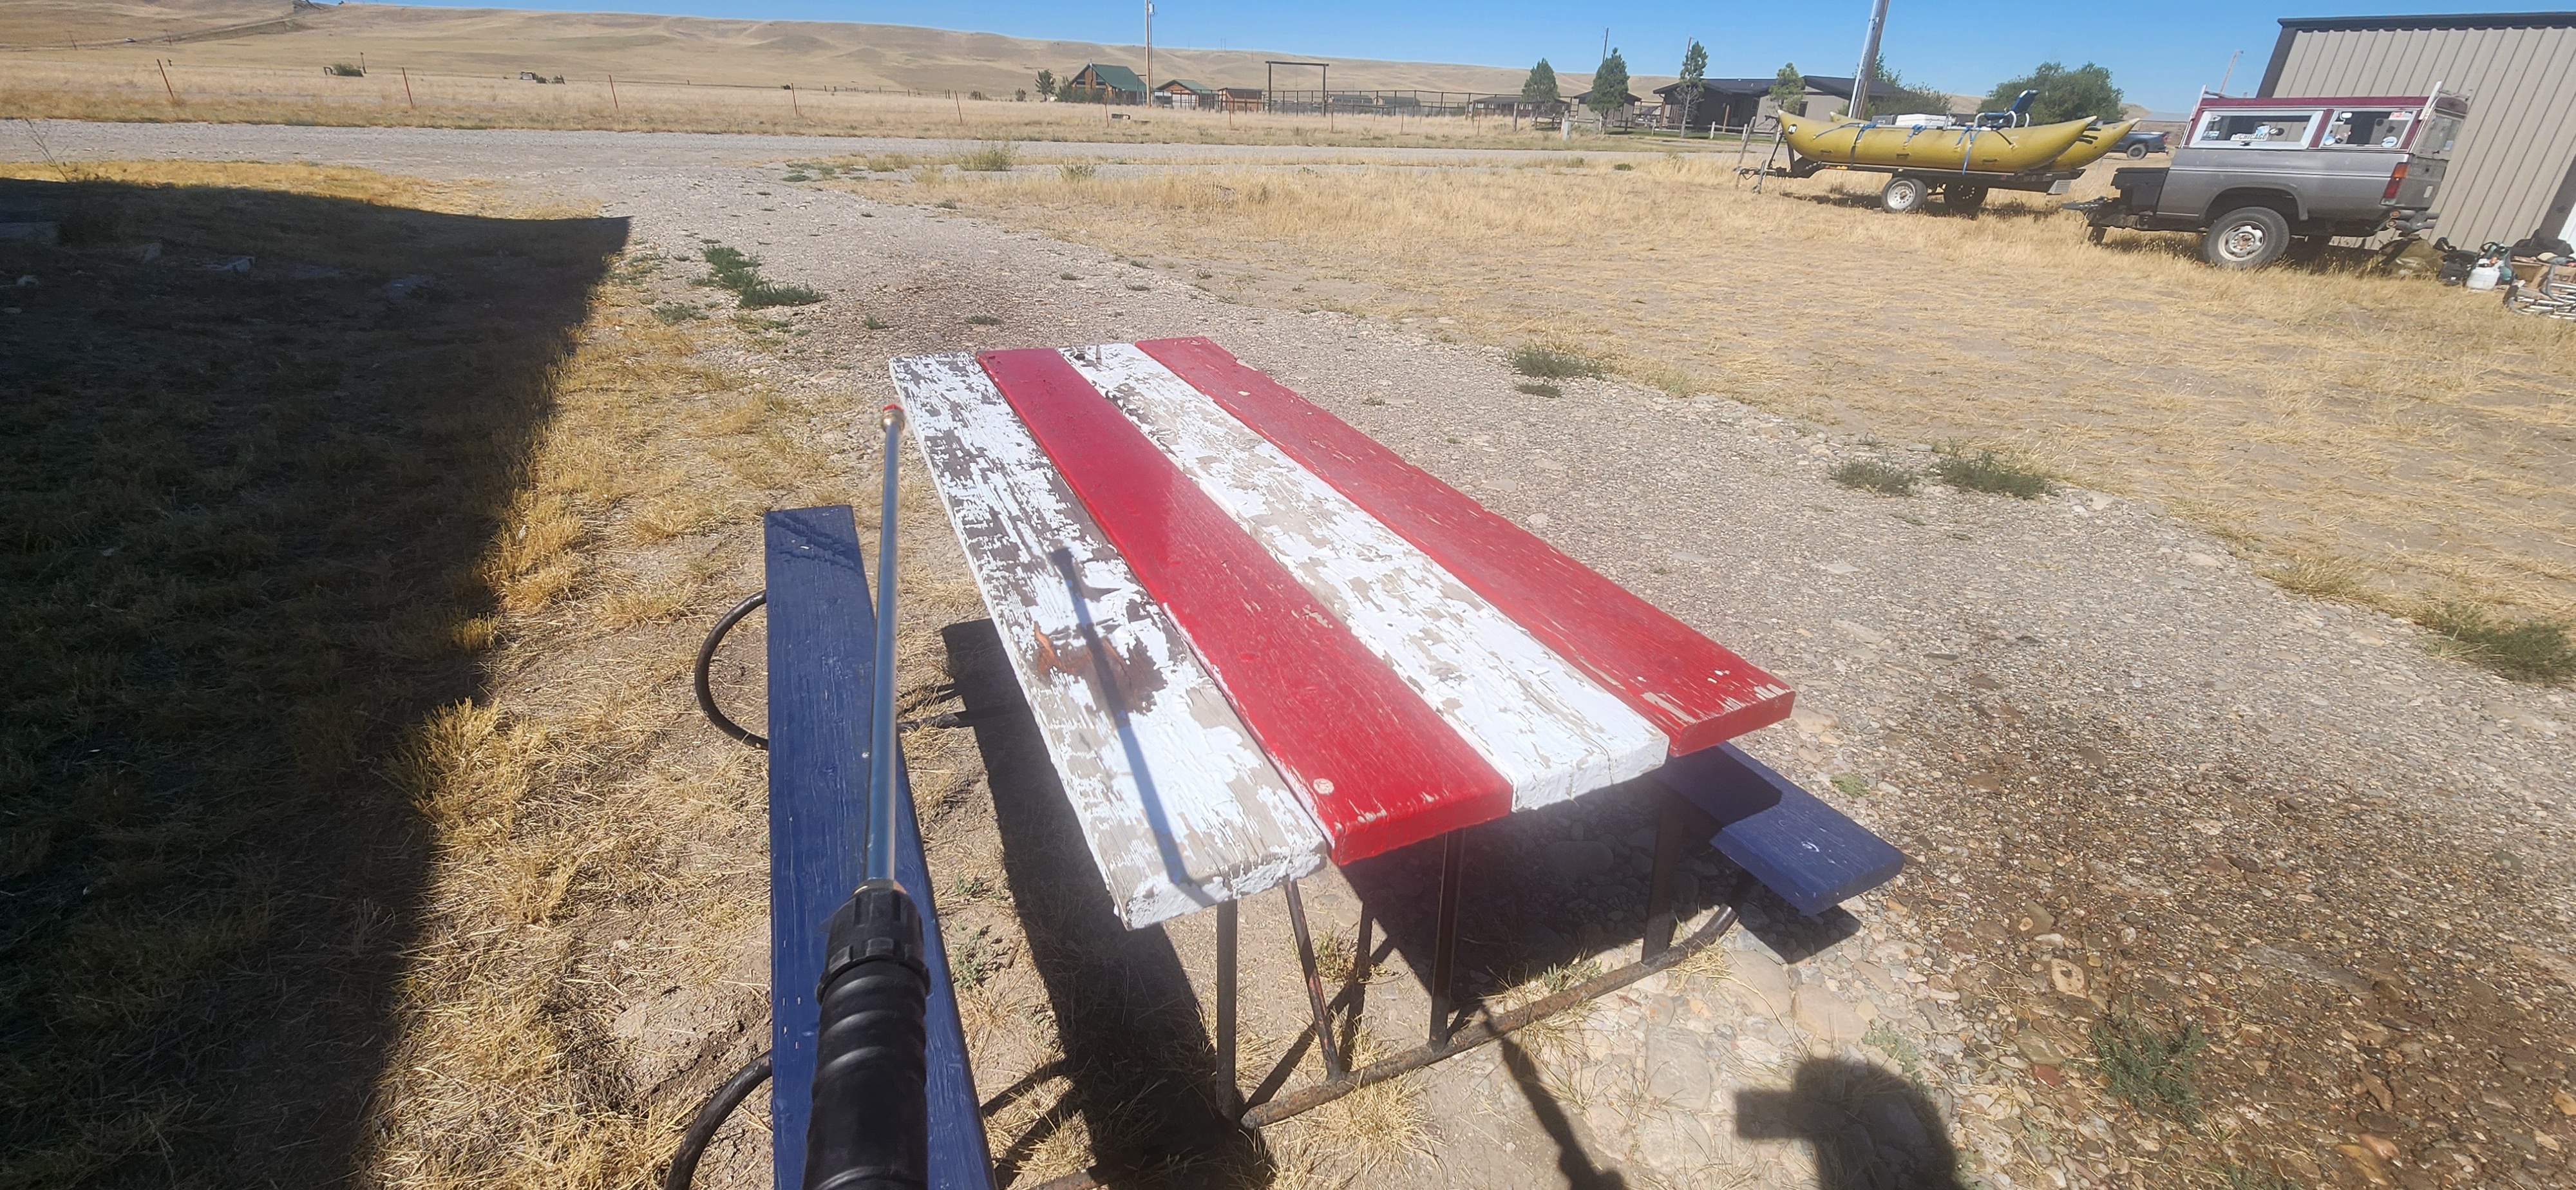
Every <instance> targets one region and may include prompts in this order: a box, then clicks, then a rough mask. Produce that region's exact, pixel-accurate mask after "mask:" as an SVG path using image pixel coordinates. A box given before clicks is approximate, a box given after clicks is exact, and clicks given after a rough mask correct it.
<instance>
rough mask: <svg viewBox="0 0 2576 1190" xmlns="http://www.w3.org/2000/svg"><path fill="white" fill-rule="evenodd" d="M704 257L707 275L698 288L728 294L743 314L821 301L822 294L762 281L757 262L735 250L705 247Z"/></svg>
mask: <svg viewBox="0 0 2576 1190" xmlns="http://www.w3.org/2000/svg"><path fill="white" fill-rule="evenodd" d="M704 255H705V256H706V261H707V268H708V269H709V270H710V271H709V272H708V273H707V275H706V276H704V277H701V278H699V279H698V284H700V285H712V286H714V287H716V288H718V289H730V290H732V291H733V292H734V295H735V296H736V297H737V298H739V299H740V301H741V305H742V308H743V309H745V310H760V309H766V308H768V307H770V306H810V305H813V304H814V303H816V302H819V301H822V300H823V295H822V294H819V293H816V292H815V291H813V290H811V289H808V288H806V287H805V286H802V285H778V284H773V283H771V282H770V281H767V280H765V279H763V278H762V277H761V275H760V258H759V257H757V256H751V255H748V254H746V253H744V252H743V251H742V250H741V249H739V248H734V247H729V246H727V245H724V244H709V245H707V247H706V249H705V252H704Z"/></svg>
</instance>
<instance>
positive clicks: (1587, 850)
mask: <svg viewBox="0 0 2576 1190" xmlns="http://www.w3.org/2000/svg"><path fill="white" fill-rule="evenodd" d="M1547 858H1548V861H1549V862H1550V863H1553V864H1555V865H1556V870H1557V871H1559V872H1562V873H1564V874H1566V875H1568V876H1573V877H1584V876H1598V875H1600V874H1601V873H1603V872H1606V871H1609V870H1610V848H1609V847H1608V846H1607V845H1604V844H1601V843H1596V842H1593V841H1591V840H1589V839H1583V840H1564V839H1561V840H1558V841H1557V842H1554V843H1550V844H1548V845H1547Z"/></svg>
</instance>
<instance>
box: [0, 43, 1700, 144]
mask: <svg viewBox="0 0 2576 1190" xmlns="http://www.w3.org/2000/svg"><path fill="white" fill-rule="evenodd" d="M406 88H408V90H406ZM174 93H175V98H174V97H173V96H174ZM0 109H5V110H7V111H8V112H9V113H10V114H11V115H22V116H27V117H31V118H40V119H59V120H132V121H147V122H159V121H211V122H215V123H247V124H332V125H352V126H360V127H433V128H596V129H607V130H615V131H627V132H746V133H771V134H784V135H805V136H885V137H945V138H967V139H978V140H994V141H1078V142H1101V143H1110V144H1211V145H1213V144H1255V145H1353V146H1357V145H1370V146H1401V147H1413V148H1521V149H1530V148H1554V147H1560V146H1561V145H1562V144H1564V143H1565V142H1561V141H1560V140H1559V138H1558V135H1557V134H1556V133H1553V132H1538V131H1535V130H1523V131H1520V132H1517V133H1516V132H1513V131H1512V130H1511V126H1510V122H1509V121H1503V122H1500V123H1497V122H1495V121H1492V120H1473V121H1470V120H1463V119H1456V118H1443V119H1433V120H1423V119H1402V118H1390V117H1378V116H1366V117H1361V116H1350V115H1336V116H1334V117H1332V118H1330V119H1329V120H1328V119H1327V118H1325V117H1323V116H1287V115H1268V114H1254V113H1243V114H1236V115H1228V114H1227V113H1224V112H1189V111H1162V110H1157V111H1150V112H1149V111H1146V110H1144V109H1142V108H1119V109H1107V110H1104V109H1102V108H1099V107H1096V106H1090V105H1085V104H1055V103H1018V102H1012V101H1010V98H1009V96H1008V95H1001V96H997V97H996V98H993V99H986V100H977V99H972V98H968V97H967V96H965V95H964V94H963V93H959V94H956V95H948V94H924V95H905V94H901V93H885V94H880V93H877V92H874V91H857V90H838V91H835V90H831V89H827V88H817V89H805V88H798V89H796V90H794V91H790V90H787V89H784V88H781V87H776V86H768V87H759V86H743V85H703V86H698V85H687V84H682V83H679V82H676V81H670V82H638V81H635V80H633V79H628V78H624V77H620V78H619V79H618V80H617V81H616V83H615V84H614V86H613V88H612V85H611V84H610V83H609V81H608V80H607V78H606V77H605V76H600V75H594V76H590V77H586V78H580V79H573V80H570V81H567V82H565V83H564V84H563V85H561V86H557V85H554V84H551V83H549V84H545V85H539V84H536V83H530V82H524V81H518V80H515V79H509V78H497V77H494V76H491V75H459V74H430V73H427V72H417V71H416V72H413V73H412V74H411V76H410V78H409V79H408V80H407V81H406V80H405V79H404V78H403V77H402V75H401V74H400V73H398V72H396V71H394V70H391V69H386V68H382V67H377V68H375V69H374V70H373V72H372V73H370V74H368V75H366V76H365V77H362V78H345V77H339V76H334V75H329V74H325V73H323V72H322V71H321V70H320V69H318V68H312V69H306V68H282V67H261V66H200V65H193V64H191V65H173V66H171V67H169V68H168V83H167V85H166V86H165V84H164V81H163V76H162V71H161V69H160V68H158V67H155V66H154V65H153V64H152V62H151V61H150V60H149V59H148V58H140V57H135V58H132V59H131V60H107V59H87V60H78V61H49V60H35V59H28V58H21V57H0ZM1113 115H1114V116H1116V117H1117V118H1115V119H1113V118H1110V117H1111V116H1113ZM1628 140H1629V138H1626V137H1617V138H1611V137H1600V136H1586V135H1584V134H1583V133H1582V132H1581V131H1580V130H1579V129H1578V130H1577V132H1576V139H1575V140H1574V141H1573V142H1571V143H1572V144H1573V145H1574V146H1575V147H1583V146H1587V145H1588V146H1591V147H1594V148H1596V149H1597V148H1608V147H1628V146H1627V142H1628ZM1726 143H1727V144H1728V146H1729V147H1732V142H1726ZM1688 147H1691V148H1707V147H1709V146H1708V144H1707V142H1705V141H1692V142H1689V145H1688Z"/></svg>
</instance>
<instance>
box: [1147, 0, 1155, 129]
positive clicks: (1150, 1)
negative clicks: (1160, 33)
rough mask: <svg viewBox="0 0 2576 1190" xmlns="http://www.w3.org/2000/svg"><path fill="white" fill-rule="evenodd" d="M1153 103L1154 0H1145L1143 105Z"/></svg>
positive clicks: (1149, 105) (1150, 105) (1148, 105)
mask: <svg viewBox="0 0 2576 1190" xmlns="http://www.w3.org/2000/svg"><path fill="white" fill-rule="evenodd" d="M1153 105H1154V0H1145V106H1147V107H1152V106H1153Z"/></svg>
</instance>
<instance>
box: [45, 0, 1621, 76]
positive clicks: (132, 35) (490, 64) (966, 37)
mask: <svg viewBox="0 0 2576 1190" xmlns="http://www.w3.org/2000/svg"><path fill="white" fill-rule="evenodd" d="M127 39H132V40H131V41H129V40H127ZM0 47H5V48H6V49H7V50H8V51H10V53H9V54H8V55H6V56H0V73H5V72H6V70H7V63H8V61H9V60H10V58H11V57H16V56H19V55H27V56H31V57H39V58H46V59H53V60H57V61H59V60H61V59H64V58H86V59H93V60H97V59H126V58H131V59H134V60H136V61H144V60H148V59H151V58H156V57H157V58H169V59H172V60H173V61H176V62H181V63H185V64H188V65H194V66H257V67H279V68H290V67H292V68H302V67H309V68H312V69H315V70H319V69H320V68H322V67H324V66H327V65H329V64H331V63H333V62H341V61H348V62H355V61H357V60H358V58H359V56H360V55H361V54H363V55H365V57H366V60H367V62H368V64H369V65H371V66H380V67H395V66H401V67H407V68H409V69H410V70H412V71H415V72H433V73H438V74H458V75H489V76H493V77H499V78H515V77H517V75H518V73H519V72H520V71H523V70H528V71H535V72H537V73H539V74H543V75H547V76H553V75H564V76H567V77H568V78H572V79H581V78H583V76H590V77H592V78H596V77H599V76H604V75H607V74H615V75H616V76H617V77H618V78H619V80H620V81H624V80H627V79H630V78H631V79H633V80H635V81H637V82H652V81H668V82H683V81H688V82H697V83H730V84H754V85H772V86H774V85H778V84H784V83H794V84H796V85H797V86H799V87H810V88H815V89H822V88H827V87H842V88H853V87H855V88H863V89H875V88H887V89H893V90H907V89H909V90H919V91H932V92H945V91H951V90H954V91H985V92H990V93H994V94H997V95H1007V94H1009V93H1011V92H1012V91H1014V90H1016V89H1018V88H1022V87H1028V86H1030V85H1031V80H1032V79H1033V78H1034V77H1035V75H1036V73H1037V72H1038V71H1039V70H1040V69H1048V70H1052V71H1054V72H1055V73H1056V74H1057V75H1058V76H1059V77H1061V76H1063V75H1065V74H1068V73H1070V72H1071V71H1073V70H1074V69H1076V68H1079V67H1080V66H1081V65H1082V64H1083V63H1085V62H1089V61H1094V60H1097V61H1101V62H1109V63H1116V64H1119V65H1124V66H1128V67H1131V68H1138V69H1141V68H1142V67H1143V65H1144V57H1145V51H1144V47H1143V46H1141V45H1132V46H1130V45H1098V44H1093V43H1090V42H1078V41H1038V40H1031V39H1028V38H1021V37H1005V36H1002V35H1000V34H993V33H960V32H953V31H949V30H943V29H922V28H914V27H910V26H903V25H861V24H848V23H841V22H825V21H750V20H720V19H711V18H704V17H669V16H649V15H635V14H624V13H556V12H531V11H521V10H513V9H480V8H467V9H460V8H411V7H403V6H399V5H387V4H354V3H353V4H339V5H311V4H304V5H293V6H292V7H290V4H289V3H288V2H287V0H151V2H145V0H89V2H77V3H76V2H73V0H11V2H10V3H7V4H5V5H0ZM1276 57H1308V55H1303V54H1297V53H1294V52H1289V51H1279V50H1268V51H1263V50H1194V49H1168V48H1165V47H1159V46H1158V47H1156V48H1155V51H1154V75H1155V77H1156V79H1158V80H1160V79H1167V78H1172V77H1175V76H1179V77H1185V78H1193V79H1197V80H1200V81H1202V82H1207V83H1211V84H1218V85H1223V84H1236V85H1243V86H1254V87H1257V86H1260V85H1262V79H1263V67H1262V59H1264V58H1276ZM21 60H24V59H23V58H22V59H21ZM1333 68H1334V69H1333V84H1334V89H1335V90H1341V89H1344V88H1349V89H1354V90H1358V89H1397V88H1417V89H1423V90H1448V91H1479V92H1495V91H1516V90H1518V89H1519V88H1520V84H1521V77H1522V74H1523V70H1522V68H1517V67H1515V68H1498V67H1489V66H1459V65H1443V64H1438V63H1426V62H1376V61H1367V60H1350V61H1336V62H1334V63H1333ZM1296 74H1298V75H1300V76H1303V77H1298V78H1293V79H1292V78H1291V77H1290V75H1289V74H1288V73H1286V72H1283V73H1282V75H1281V76H1280V80H1279V83H1280V85H1281V86H1282V87H1300V88H1304V87H1312V86H1314V85H1315V84H1314V83H1313V82H1312V81H1310V80H1311V79H1312V77H1313V72H1311V71H1301V72H1296ZM1562 77H1563V80H1564V83H1565V89H1566V91H1567V92H1568V93H1572V92H1574V91H1577V90H1580V89H1581V88H1582V87H1583V86H1584V79H1585V78H1586V77H1587V76H1584V75H1580V74H1573V73H1567V74H1565V75H1563V76H1562ZM1656 81H1661V80H1656ZM1646 82H1647V80H1645V79H1643V78H1640V79H1639V83H1640V84H1644V83H1646Z"/></svg>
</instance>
